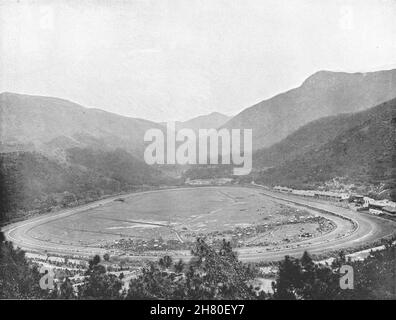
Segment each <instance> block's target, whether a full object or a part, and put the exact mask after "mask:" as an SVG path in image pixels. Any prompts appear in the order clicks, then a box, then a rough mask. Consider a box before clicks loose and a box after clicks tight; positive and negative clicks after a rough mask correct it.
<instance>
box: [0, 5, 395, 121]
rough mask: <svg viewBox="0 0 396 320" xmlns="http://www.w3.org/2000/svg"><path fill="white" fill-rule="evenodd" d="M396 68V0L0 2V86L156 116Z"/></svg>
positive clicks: (233, 106)
mask: <svg viewBox="0 0 396 320" xmlns="http://www.w3.org/2000/svg"><path fill="white" fill-rule="evenodd" d="M394 67H396V1H395V0H356V1H347V0H344V1H334V0H328V1H327V0H321V1H318V0H288V1H280V0H273V1H272V0H257V1H249V0H238V1H235V0H227V1H220V0H169V1H166V0H151V1H149V0H148V1H146V0H145V1H140V0H139V1H135V0H129V1H119V0H118V1H112V0H107V1H104V0H97V1H94V0H89V1H77V0H64V1H56V0H51V1H26V0H19V1H16V0H12V1H11V0H1V1H0V92H2V91H11V92H18V93H28V94H38V95H49V96H56V97H61V98H66V99H70V100H72V101H75V102H77V103H80V104H82V105H84V106H89V107H97V108H101V109H104V110H108V111H111V112H115V113H119V114H122V115H127V116H133V117H141V118H146V119H150V120H154V121H162V120H185V119H188V118H191V117H194V116H197V115H201V114H205V113H209V112H212V111H219V112H223V113H226V114H229V115H233V114H236V113H238V112H239V111H241V110H242V109H243V108H245V107H248V106H250V105H252V104H254V103H256V102H258V101H261V100H263V99H266V98H269V97H271V96H273V95H275V94H277V93H279V92H282V91H286V90H288V89H290V88H292V87H296V86H299V85H300V84H301V82H302V81H303V80H304V79H305V78H306V77H307V76H309V75H310V74H312V73H314V72H316V71H318V70H323V69H326V70H337V71H352V72H354V71H363V72H364V71H373V70H379V69H390V68H394Z"/></svg>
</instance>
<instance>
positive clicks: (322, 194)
mask: <svg viewBox="0 0 396 320" xmlns="http://www.w3.org/2000/svg"><path fill="white" fill-rule="evenodd" d="M274 190H275V191H278V192H283V193H291V194H294V195H298V196H303V197H312V198H317V199H324V200H332V201H338V202H342V201H345V202H349V203H351V202H352V203H354V204H355V205H356V206H357V207H358V211H364V210H367V211H368V212H370V213H372V214H374V215H382V214H387V215H390V216H394V217H396V202H393V201H390V200H387V199H385V200H375V199H372V198H370V197H366V196H363V195H356V194H350V193H346V192H333V191H317V190H296V189H291V188H287V187H282V186H276V187H274Z"/></svg>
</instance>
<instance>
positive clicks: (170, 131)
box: [144, 122, 252, 175]
mask: <svg viewBox="0 0 396 320" xmlns="http://www.w3.org/2000/svg"><path fill="white" fill-rule="evenodd" d="M241 136H243V140H242V139H241ZM165 140H166V141H165ZM241 140H242V141H241ZM144 141H145V142H151V144H149V145H148V146H147V147H146V150H145V152H144V160H145V162H146V163H147V164H149V165H152V164H219V163H221V164H232V165H234V166H236V167H234V168H233V173H234V175H247V174H249V173H250V171H251V170H252V129H244V130H240V129H232V130H228V129H220V130H216V129H199V130H198V137H197V134H196V132H194V130H192V129H181V130H178V131H177V132H176V130H175V123H174V122H170V123H168V124H167V129H166V138H165V137H164V133H163V132H162V130H160V129H150V130H147V131H146V133H145V135H144ZM219 159H221V161H219Z"/></svg>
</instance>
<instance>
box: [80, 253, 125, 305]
mask: <svg viewBox="0 0 396 320" xmlns="http://www.w3.org/2000/svg"><path fill="white" fill-rule="evenodd" d="M85 277H86V281H85V282H84V284H83V285H81V286H80V287H79V292H78V296H79V298H80V299H120V298H122V293H121V289H122V281H121V280H120V279H119V278H118V277H117V276H115V275H113V274H108V273H106V268H105V267H104V266H103V265H101V264H100V257H99V256H98V255H96V256H94V258H93V259H92V260H90V261H89V268H88V270H87V272H86V273H85Z"/></svg>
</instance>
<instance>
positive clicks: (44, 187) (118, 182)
mask: <svg viewBox="0 0 396 320" xmlns="http://www.w3.org/2000/svg"><path fill="white" fill-rule="evenodd" d="M0 171H1V177H2V181H1V188H0V189H1V190H2V191H1V192H2V201H1V202H2V205H3V211H4V212H6V218H7V219H11V218H14V217H16V216H18V215H24V214H25V213H26V212H27V211H32V210H36V211H39V212H43V211H44V212H45V211H49V210H51V209H53V208H56V207H66V206H69V205H75V204H79V203H85V202H89V201H93V200H97V199H100V198H101V197H103V196H105V195H111V194H117V193H120V192H128V191H133V190H136V189H138V188H141V187H142V186H145V185H146V186H156V185H160V184H175V183H177V181H175V180H173V179H171V178H167V177H164V175H163V174H162V173H161V172H160V171H159V170H156V169H154V168H152V167H150V166H148V165H146V164H145V163H144V162H142V161H140V160H138V159H136V158H134V157H133V156H132V155H131V154H129V153H128V152H126V151H124V150H121V149H117V150H113V151H103V150H94V149H80V148H72V149H68V150H67V151H66V154H65V157H64V159H62V160H55V159H53V158H48V157H46V156H44V155H42V154H40V153H36V152H13V153H2V154H0Z"/></svg>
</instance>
